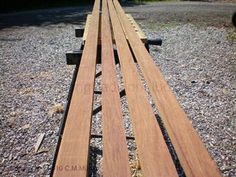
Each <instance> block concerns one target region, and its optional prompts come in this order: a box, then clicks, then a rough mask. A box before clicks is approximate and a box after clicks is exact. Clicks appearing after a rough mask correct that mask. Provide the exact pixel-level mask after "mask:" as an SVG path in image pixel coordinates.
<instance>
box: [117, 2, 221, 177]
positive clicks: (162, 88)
mask: <svg viewBox="0 0 236 177" xmlns="http://www.w3.org/2000/svg"><path fill="white" fill-rule="evenodd" d="M113 2H114V4H115V7H116V11H117V13H118V14H119V19H120V22H121V23H122V24H123V27H124V30H125V31H126V34H127V35H128V38H129V43H130V45H131V47H132V49H133V52H134V55H135V57H136V59H137V61H138V64H139V65H140V67H141V70H142V72H143V75H144V78H145V80H146V82H147V84H148V86H149V89H150V91H151V94H152V96H153V99H154V101H155V103H156V105H157V107H158V110H159V112H160V116H161V118H162V120H163V122H164V125H165V127H166V129H167V131H168V134H169V136H170V138H171V141H172V143H173V145H174V148H175V150H176V152H177V155H178V157H179V159H180V163H181V165H182V166H183V168H184V171H185V173H186V175H187V176H188V177H199V176H201V177H218V176H220V174H219V171H218V169H217V166H216V164H215V162H214V161H213V160H212V159H211V157H210V155H209V154H208V152H207V149H206V148H205V147H204V145H203V143H202V142H201V140H200V138H199V136H198V135H197V133H196V132H195V130H194V128H193V127H192V125H191V123H190V122H189V120H188V118H187V116H186V114H185V112H184V111H183V109H182V108H181V106H180V105H179V103H178V101H177V100H176V98H175V96H174V94H173V93H172V91H171V89H170V87H169V86H168V84H167V82H166V81H165V79H164V77H163V75H162V74H161V71H160V70H159V68H158V67H156V66H155V63H154V62H153V60H152V58H151V56H150V55H149V53H148V52H147V50H146V49H145V47H144V45H143V44H142V42H141V41H140V39H139V37H138V36H137V35H136V33H135V32H134V30H133V28H132V26H131V25H130V22H129V21H128V20H127V17H126V16H125V13H124V11H123V9H122V8H121V6H120V4H119V3H118V1H117V0H114V1H113Z"/></svg>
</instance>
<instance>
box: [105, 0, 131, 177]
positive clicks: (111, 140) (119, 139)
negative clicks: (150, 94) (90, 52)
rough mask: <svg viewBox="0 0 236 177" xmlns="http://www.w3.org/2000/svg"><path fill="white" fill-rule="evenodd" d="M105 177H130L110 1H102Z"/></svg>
mask: <svg viewBox="0 0 236 177" xmlns="http://www.w3.org/2000/svg"><path fill="white" fill-rule="evenodd" d="M101 27H102V28H101V29H102V30H101V44H102V133H103V168H102V169H103V170H102V171H103V176H104V177H131V173H130V166H129V158H128V149H127V143H126V137H125V129H124V124H123V117H122V112H121V105H120V95H119V88H118V82H117V79H116V71H115V67H116V66H115V58H114V53H113V43H112V33H111V26H110V19H109V14H108V7H107V1H106V0H103V1H102V26H101Z"/></svg>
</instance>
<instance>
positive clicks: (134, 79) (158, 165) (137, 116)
mask: <svg viewBox="0 0 236 177" xmlns="http://www.w3.org/2000/svg"><path fill="white" fill-rule="evenodd" d="M108 4H109V12H110V17H111V22H112V27H113V32H114V37H115V41H116V46H117V50H118V55H119V59H120V63H121V70H122V75H123V78H124V84H125V91H126V95H127V99H128V107H129V111H130V114H131V120H132V123H133V128H134V135H135V141H136V144H137V149H138V155H139V159H140V164H141V168H142V173H143V175H144V176H145V177H154V176H160V177H163V176H165V177H173V176H178V175H177V172H176V169H175V166H174V164H173V161H172V159H171V156H170V154H169V151H168V149H167V146H166V143H165V141H164V139H163V136H162V133H161V130H160V128H159V126H158V124H157V121H156V119H155V116H154V114H153V111H152V108H151V105H150V103H149V101H148V99H147V95H146V93H145V91H144V86H143V85H142V83H141V80H140V78H139V75H138V72H137V68H136V66H135V63H134V61H133V57H132V54H131V51H130V49H129V46H128V44H127V41H126V38H125V34H124V32H123V30H122V27H121V24H120V23H119V21H118V17H117V14H116V12H115V9H114V6H113V3H112V1H108Z"/></svg>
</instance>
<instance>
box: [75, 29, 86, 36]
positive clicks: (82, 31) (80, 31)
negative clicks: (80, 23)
mask: <svg viewBox="0 0 236 177" xmlns="http://www.w3.org/2000/svg"><path fill="white" fill-rule="evenodd" d="M83 35H84V28H75V37H83Z"/></svg>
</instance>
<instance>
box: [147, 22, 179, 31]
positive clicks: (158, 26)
mask: <svg viewBox="0 0 236 177" xmlns="http://www.w3.org/2000/svg"><path fill="white" fill-rule="evenodd" d="M178 25H180V23H178V22H174V21H173V22H167V23H164V22H147V24H146V27H147V28H148V29H149V30H152V31H155V32H157V31H160V30H162V29H165V28H174V27H176V26H178Z"/></svg>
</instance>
